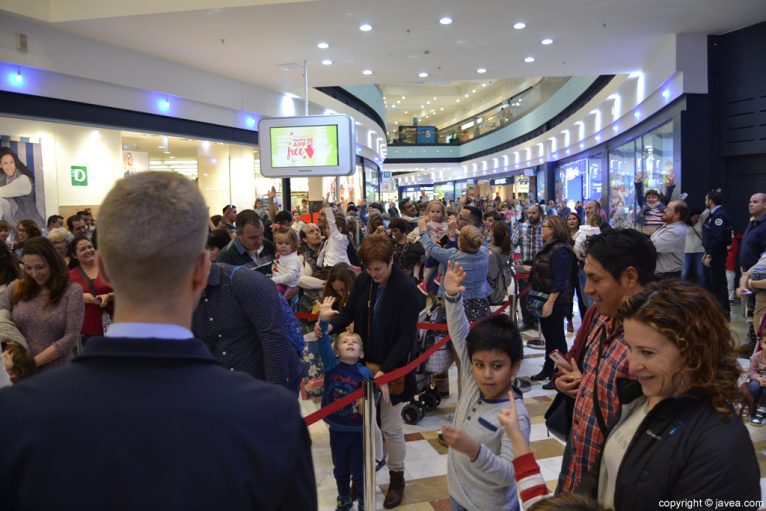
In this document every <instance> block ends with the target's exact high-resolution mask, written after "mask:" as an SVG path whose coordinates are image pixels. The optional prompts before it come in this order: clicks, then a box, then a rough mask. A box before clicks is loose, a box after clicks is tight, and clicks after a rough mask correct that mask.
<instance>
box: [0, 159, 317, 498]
mask: <svg viewBox="0 0 766 511" xmlns="http://www.w3.org/2000/svg"><path fill="white" fill-rule="evenodd" d="M146 226H151V228H150V229H147V228H146ZM206 237H207V206H206V205H205V201H204V199H203V198H202V196H201V195H200V193H199V191H198V190H197V188H196V187H195V186H194V184H193V183H192V182H191V181H189V180H188V179H186V178H185V177H183V176H180V175H178V174H175V173H172V172H147V173H142V174H139V175H136V176H131V177H128V178H126V179H123V180H120V181H118V182H117V184H116V185H115V186H114V188H113V189H112V190H111V191H110V192H109V194H108V195H107V197H106V199H105V200H104V203H103V205H102V207H101V210H100V215H99V249H100V252H99V257H98V268H99V276H100V277H101V278H102V279H103V280H105V281H107V282H108V283H109V284H110V285H111V286H112V287H113V288H114V291H115V321H114V324H113V325H112V326H111V328H110V329H109V331H108V333H107V335H106V336H105V337H94V338H91V339H90V340H89V341H88V344H87V346H86V347H85V349H84V351H83V352H82V354H81V355H80V356H79V357H77V358H76V359H75V360H74V362H73V363H72V364H71V365H70V366H67V367H64V368H61V369H58V370H55V371H50V372H46V373H42V374H40V375H38V376H34V377H32V378H29V379H27V380H25V381H22V382H20V383H18V384H17V385H14V386H13V387H10V388H8V389H4V390H3V391H2V392H0V438H2V441H3V448H2V449H0V509H57V510H75V509H76V510H104V509H110V510H136V509H141V510H168V509H183V510H210V509H252V510H256V509H257V510H292V509H301V510H303V509H309V510H310V509H316V507H317V500H316V486H315V481H314V472H313V466H312V461H311V451H310V439H309V436H308V432H307V429H306V426H305V424H304V422H303V420H302V418H301V416H300V413H299V409H298V403H297V402H296V400H295V396H293V395H291V394H290V393H289V392H288V391H287V390H285V389H283V388H281V387H278V386H276V385H272V384H268V383H265V382H262V381H259V380H257V379H255V378H253V377H252V376H250V375H248V374H246V373H242V372H231V371H229V370H228V369H225V368H223V367H221V366H220V365H219V364H217V363H216V361H215V360H214V359H213V358H212V357H211V355H210V353H209V352H208V350H207V348H206V347H205V345H204V344H203V343H202V341H200V340H199V339H195V338H194V336H193V334H192V332H191V331H190V327H191V318H192V311H193V310H194V307H195V306H196V305H197V303H198V302H199V299H200V295H201V293H202V291H203V290H204V289H205V286H206V285H207V275H208V271H209V269H210V259H209V257H208V254H207V252H206V251H205V240H206ZM211 319H212V318H211Z"/></svg>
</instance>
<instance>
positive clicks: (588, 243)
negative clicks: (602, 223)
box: [585, 229, 657, 285]
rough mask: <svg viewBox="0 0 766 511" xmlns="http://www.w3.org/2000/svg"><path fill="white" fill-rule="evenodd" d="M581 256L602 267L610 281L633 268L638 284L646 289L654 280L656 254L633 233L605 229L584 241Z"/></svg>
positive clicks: (638, 235) (618, 278) (637, 234)
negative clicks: (645, 286)
mask: <svg viewBox="0 0 766 511" xmlns="http://www.w3.org/2000/svg"><path fill="white" fill-rule="evenodd" d="M585 253H586V255H587V257H591V258H593V259H594V260H596V261H598V263H599V264H600V265H601V266H603V267H604V269H605V270H606V271H608V272H609V274H610V275H611V276H612V277H614V280H617V281H619V280H620V276H622V273H623V272H624V271H625V270H626V269H628V268H629V267H631V266H632V267H634V268H635V269H636V272H637V273H638V281H639V282H640V283H641V284H642V285H647V284H648V283H649V282H651V281H652V280H653V279H654V269H655V266H656V264H657V250H655V248H654V245H653V244H652V242H651V241H649V238H647V237H646V235H644V234H643V233H641V232H638V231H637V230H635V229H609V230H607V231H604V232H602V233H601V234H598V235H595V236H589V237H588V238H587V239H586V240H585Z"/></svg>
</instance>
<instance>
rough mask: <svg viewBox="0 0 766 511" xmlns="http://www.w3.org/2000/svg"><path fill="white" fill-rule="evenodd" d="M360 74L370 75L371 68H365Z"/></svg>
mask: <svg viewBox="0 0 766 511" xmlns="http://www.w3.org/2000/svg"><path fill="white" fill-rule="evenodd" d="M362 74H363V75H366V76H370V75H371V74H372V69H365V70H364V71H362ZM397 103H398V101H397Z"/></svg>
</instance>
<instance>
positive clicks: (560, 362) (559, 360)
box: [550, 350, 572, 371]
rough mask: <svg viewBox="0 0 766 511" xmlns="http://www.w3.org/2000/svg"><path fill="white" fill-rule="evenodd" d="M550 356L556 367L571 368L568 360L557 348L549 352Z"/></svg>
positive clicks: (568, 369)
mask: <svg viewBox="0 0 766 511" xmlns="http://www.w3.org/2000/svg"><path fill="white" fill-rule="evenodd" d="M550 357H551V360H553V362H554V363H555V364H556V365H557V366H558V367H563V368H564V369H566V370H567V371H571V370H572V364H570V363H569V361H568V360H567V359H565V358H564V355H562V354H561V352H560V351H559V350H553V351H552V352H551V354H550Z"/></svg>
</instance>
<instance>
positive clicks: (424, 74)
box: [418, 71, 428, 78]
mask: <svg viewBox="0 0 766 511" xmlns="http://www.w3.org/2000/svg"><path fill="white" fill-rule="evenodd" d="M418 76H419V77H421V78H428V73H426V72H425V71H423V72H422V73H418Z"/></svg>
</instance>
